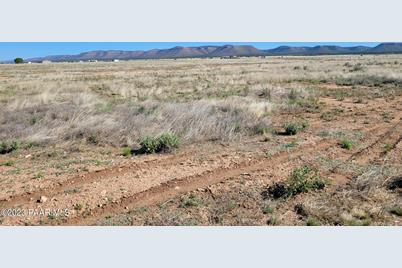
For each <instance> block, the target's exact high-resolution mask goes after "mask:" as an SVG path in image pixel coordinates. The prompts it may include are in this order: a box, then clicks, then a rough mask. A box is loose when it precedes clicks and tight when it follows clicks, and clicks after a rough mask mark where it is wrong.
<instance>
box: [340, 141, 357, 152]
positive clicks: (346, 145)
mask: <svg viewBox="0 0 402 268" xmlns="http://www.w3.org/2000/svg"><path fill="white" fill-rule="evenodd" d="M339 145H340V146H341V148H343V149H346V150H352V149H353V146H354V143H353V141H350V140H347V139H343V140H341V141H340V142H339Z"/></svg>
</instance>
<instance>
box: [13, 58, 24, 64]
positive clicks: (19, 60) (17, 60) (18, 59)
mask: <svg viewBox="0 0 402 268" xmlns="http://www.w3.org/2000/svg"><path fill="white" fill-rule="evenodd" d="M14 62H15V64H19V63H23V62H24V59H23V58H15V59H14Z"/></svg>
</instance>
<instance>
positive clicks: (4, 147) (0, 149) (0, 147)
mask: <svg viewBox="0 0 402 268" xmlns="http://www.w3.org/2000/svg"><path fill="white" fill-rule="evenodd" d="M20 145H21V143H20V142H19V141H13V142H11V143H7V142H1V143H0V154H8V153H11V152H13V151H16V150H18V149H19V148H20Z"/></svg>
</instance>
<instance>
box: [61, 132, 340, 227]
mask: <svg viewBox="0 0 402 268" xmlns="http://www.w3.org/2000/svg"><path fill="white" fill-rule="evenodd" d="M335 144H336V142H335V141H333V140H328V139H324V140H321V141H320V142H319V143H318V144H317V145H315V146H312V145H308V146H305V148H304V147H303V148H299V149H298V150H297V151H296V152H295V151H282V152H279V153H277V154H276V155H274V156H272V157H270V158H266V157H264V158H263V157H261V158H257V159H252V160H249V161H244V162H241V163H239V164H236V165H234V166H232V167H228V168H218V169H215V170H213V171H209V172H205V173H202V174H197V175H193V176H189V177H185V178H181V179H176V180H171V181H168V182H166V183H162V184H160V185H158V186H155V187H152V188H150V189H147V190H145V191H142V192H139V193H136V194H134V195H131V196H128V197H123V198H121V199H120V200H119V202H118V203H108V204H106V205H105V206H103V207H97V208H94V209H92V210H91V213H90V215H88V216H86V217H83V216H82V215H77V216H75V217H71V218H68V219H66V220H65V221H61V222H60V223H59V224H62V225H90V224H91V223H93V222H95V221H96V220H97V219H99V218H102V217H105V216H109V215H114V214H119V213H122V212H124V211H126V210H127V209H133V208H136V207H141V206H148V205H154V204H157V203H160V202H163V201H165V200H167V199H170V198H173V197H175V196H177V195H179V194H183V193H187V192H189V191H193V190H196V189H198V188H201V187H207V186H209V185H212V184H217V183H220V182H223V181H225V180H228V179H230V178H233V177H236V176H239V175H241V174H242V173H251V172H256V171H259V170H264V169H266V168H267V166H273V165H276V164H279V163H280V162H282V161H284V160H287V159H288V158H292V159H296V158H298V157H301V156H303V155H305V154H308V153H312V152H315V151H317V150H326V149H328V148H330V147H332V146H334V145H335Z"/></svg>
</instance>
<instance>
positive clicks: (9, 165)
mask: <svg viewBox="0 0 402 268" xmlns="http://www.w3.org/2000/svg"><path fill="white" fill-rule="evenodd" d="M14 164H15V161H12V160H8V161H6V162H3V163H1V164H0V166H5V167H11V166H13V165H14Z"/></svg>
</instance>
